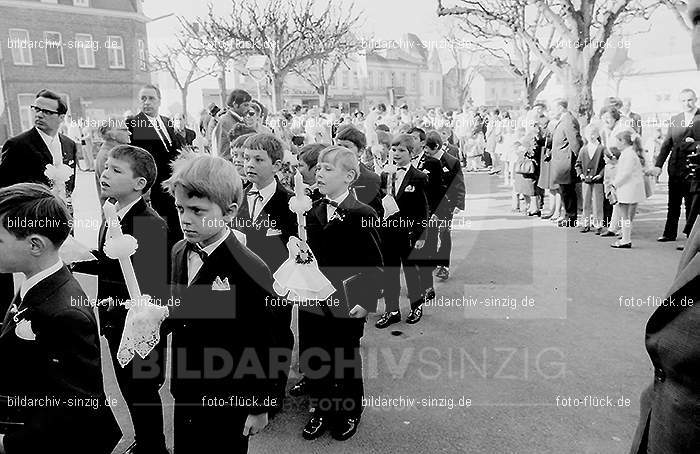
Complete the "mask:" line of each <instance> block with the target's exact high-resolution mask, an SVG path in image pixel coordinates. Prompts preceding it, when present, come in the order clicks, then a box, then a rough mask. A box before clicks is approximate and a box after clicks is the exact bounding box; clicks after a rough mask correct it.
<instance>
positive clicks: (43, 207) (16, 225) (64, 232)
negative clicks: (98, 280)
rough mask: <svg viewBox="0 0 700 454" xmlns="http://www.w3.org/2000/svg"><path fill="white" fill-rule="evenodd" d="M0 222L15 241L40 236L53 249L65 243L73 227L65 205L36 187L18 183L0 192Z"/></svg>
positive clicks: (38, 186)
mask: <svg viewBox="0 0 700 454" xmlns="http://www.w3.org/2000/svg"><path fill="white" fill-rule="evenodd" d="M0 219H1V220H2V226H3V227H4V228H5V230H7V231H8V232H10V234H12V236H14V237H15V238H17V239H20V240H23V239H25V238H27V237H28V236H29V235H41V236H43V237H46V238H48V239H49V240H50V241H51V243H53V245H54V247H55V248H56V249H58V248H59V247H61V245H62V244H63V242H64V241H66V238H68V235H70V231H71V227H72V224H73V221H72V219H71V216H70V213H69V212H68V207H67V206H66V204H65V203H64V202H63V201H62V200H61V199H59V198H58V197H56V196H55V195H54V194H53V193H52V192H51V190H50V189H49V188H47V187H46V186H44V185H41V184H38V183H18V184H13V185H12V186H8V187H6V188H2V189H0Z"/></svg>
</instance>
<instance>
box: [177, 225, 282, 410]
mask: <svg viewBox="0 0 700 454" xmlns="http://www.w3.org/2000/svg"><path fill="white" fill-rule="evenodd" d="M217 277H218V278H220V279H221V280H222V281H223V280H226V279H227V280H228V282H229V286H230V290H227V291H221V290H214V289H212V284H213V282H214V281H215V280H216V278H217ZM171 282H172V292H173V296H174V297H175V298H177V300H175V301H174V305H173V307H171V308H170V309H171V311H170V317H169V318H168V320H167V323H166V324H165V330H166V331H172V351H173V354H172V358H173V360H172V370H173V375H172V381H171V392H172V394H173V396H174V397H175V402H176V403H194V404H198V405H201V400H202V396H220V397H225V398H228V397H230V396H240V397H257V398H258V401H257V404H254V405H252V406H244V407H243V408H242V409H243V410H245V411H246V412H248V413H252V414H259V413H264V412H266V411H268V408H267V407H264V406H263V402H264V400H265V397H267V396H269V395H273V391H274V389H275V388H274V382H273V381H272V380H270V379H269V378H268V375H269V373H270V372H269V359H268V357H269V354H270V347H271V346H272V345H274V343H273V339H272V338H271V333H270V332H269V331H270V326H271V325H272V321H271V320H272V319H271V315H270V311H268V310H266V307H265V306H266V304H267V302H268V301H269V298H270V294H271V291H272V276H271V275H270V270H269V268H268V267H267V265H265V263H264V262H263V261H262V260H261V259H260V257H258V256H257V255H255V254H254V253H253V252H251V250H250V249H248V248H247V247H245V246H243V245H242V244H241V243H240V242H239V241H238V240H237V239H236V237H235V235H234V234H233V233H230V234H229V236H228V238H227V239H226V241H224V242H223V243H222V244H221V245H220V246H219V247H218V248H216V249H215V250H214V252H213V253H212V254H211V255H210V256H209V257H208V258H207V259H206V261H205V263H204V265H202V268H201V269H200V270H199V272H198V273H197V276H196V277H195V278H194V281H193V282H192V285H191V286H189V287H188V285H187V250H186V241H185V240H181V241H179V242H178V243H177V244H176V245H175V246H174V247H173V251H172V276H171ZM178 300H179V303H178ZM212 360H213V364H214V366H212V365H211V361H212ZM222 363H223V364H222Z"/></svg>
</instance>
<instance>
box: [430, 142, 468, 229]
mask: <svg viewBox="0 0 700 454" xmlns="http://www.w3.org/2000/svg"><path fill="white" fill-rule="evenodd" d="M440 166H441V176H442V178H441V184H440V194H441V198H440V203H439V204H438V208H437V211H436V214H437V215H438V217H440V218H446V217H450V218H451V217H452V213H453V211H454V209H455V208H459V209H460V210H464V208H465V206H464V198H465V196H466V188H465V185H464V174H463V173H462V165H461V164H460V163H459V159H457V158H455V157H454V156H452V155H450V154H448V153H443V154H442V156H440Z"/></svg>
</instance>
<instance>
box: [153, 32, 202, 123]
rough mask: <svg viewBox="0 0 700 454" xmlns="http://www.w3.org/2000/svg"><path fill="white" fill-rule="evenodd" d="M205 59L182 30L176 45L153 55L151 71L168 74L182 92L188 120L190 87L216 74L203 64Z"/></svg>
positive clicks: (177, 37)
mask: <svg viewBox="0 0 700 454" xmlns="http://www.w3.org/2000/svg"><path fill="white" fill-rule="evenodd" d="M205 58H206V55H205V54H204V52H203V51H202V50H201V49H200V48H198V47H197V46H194V45H192V37H191V36H190V35H189V34H188V33H186V32H184V31H182V30H181V31H180V32H178V33H176V39H175V43H174V44H172V45H169V46H166V47H162V48H159V49H158V50H157V51H156V52H155V53H154V54H152V55H151V59H150V62H149V66H150V69H151V70H156V71H163V72H165V73H167V74H168V75H169V76H170V78H171V79H173V81H174V82H175V85H177V88H178V89H179V90H180V96H181V100H182V113H183V115H184V116H185V118H187V93H188V91H189V88H190V86H191V85H192V84H193V83H195V82H197V81H198V80H200V79H203V78H205V77H207V76H211V75H213V74H215V73H216V70H215V69H214V68H207V67H206V66H205V65H204V64H203V60H204V59H205Z"/></svg>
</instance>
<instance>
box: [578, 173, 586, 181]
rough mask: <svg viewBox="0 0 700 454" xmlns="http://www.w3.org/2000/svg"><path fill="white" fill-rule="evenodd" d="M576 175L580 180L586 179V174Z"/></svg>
mask: <svg viewBox="0 0 700 454" xmlns="http://www.w3.org/2000/svg"><path fill="white" fill-rule="evenodd" d="M578 177H579V178H580V179H581V181H586V175H584V174H581V175H579V176H578Z"/></svg>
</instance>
